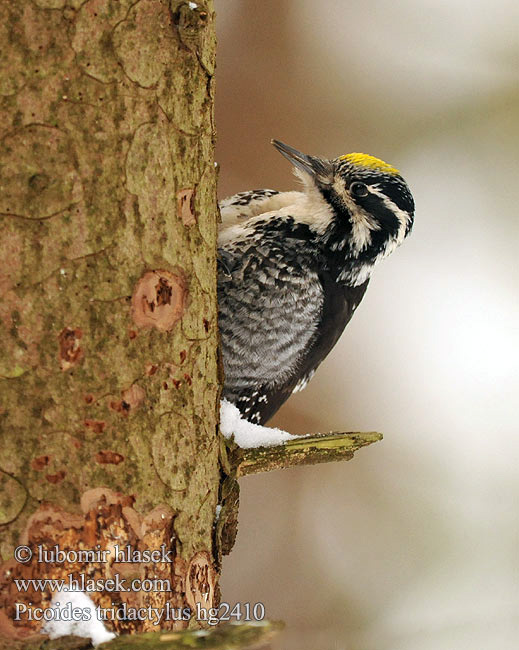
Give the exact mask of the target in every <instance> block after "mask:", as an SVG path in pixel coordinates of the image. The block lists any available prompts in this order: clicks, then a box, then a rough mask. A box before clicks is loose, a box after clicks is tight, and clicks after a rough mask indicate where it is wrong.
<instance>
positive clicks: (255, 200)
mask: <svg viewBox="0 0 519 650" xmlns="http://www.w3.org/2000/svg"><path fill="white" fill-rule="evenodd" d="M299 195H300V193H299V192H278V191H277V190H269V189H263V190H249V191H248V192H238V194H234V195H233V196H229V197H227V198H226V199H222V201H220V202H219V204H218V205H219V207H220V213H221V215H222V223H221V224H220V231H222V230H225V229H226V228H228V227H230V226H234V225H236V224H237V223H242V222H243V221H245V220H246V219H249V218H250V217H256V216H258V215H260V214H263V213H265V212H271V211H272V210H277V209H279V208H282V207H284V206H287V205H290V204H291V203H293V202H294V200H295V198H297V197H298V196H299Z"/></svg>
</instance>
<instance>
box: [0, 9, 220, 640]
mask: <svg viewBox="0 0 519 650" xmlns="http://www.w3.org/2000/svg"><path fill="white" fill-rule="evenodd" d="M0 32H1V33H0V42H1V43H2V52H1V55H0V116H1V119H0V138H1V139H0V215H1V223H2V238H1V243H0V246H1V253H0V292H1V303H0V322H1V327H2V331H1V333H0V390H1V403H0V422H1V452H2V453H1V459H0V464H1V479H0V481H1V485H0V489H1V494H2V499H1V503H0V517H1V522H2V524H3V525H2V527H1V538H0V541H1V553H2V559H3V560H4V564H3V566H2V571H1V574H0V581H1V596H0V600H1V605H2V610H3V611H2V612H1V614H0V635H1V636H2V638H3V639H4V640H5V639H8V638H12V639H14V638H18V639H22V638H26V637H27V636H28V635H31V634H35V633H38V632H39V631H40V630H41V620H34V618H33V617H32V613H34V612H36V611H37V610H38V608H46V607H48V605H49V603H50V600H51V598H52V591H51V589H49V588H45V589H44V590H43V591H36V590H35V589H34V588H29V589H28V590H27V591H22V590H19V587H17V586H16V583H15V582H14V579H15V578H16V579H20V578H64V579H66V580H68V578H67V576H69V575H70V574H72V575H73V577H74V578H80V576H81V575H83V576H86V577H88V578H94V579H103V580H106V579H108V578H112V579H113V578H115V577H116V576H117V575H119V578H120V579H121V580H125V581H126V583H125V584H126V585H129V584H130V581H131V580H132V579H133V578H138V579H143V578H149V579H153V578H158V579H164V580H166V581H169V584H170V587H171V590H170V591H169V590H166V591H146V590H144V589H142V588H140V589H139V588H138V587H132V588H131V589H130V591H127V592H122V593H115V592H109V591H107V590H101V591H98V592H95V593H93V594H92V599H93V600H94V602H95V603H96V604H97V605H99V606H101V607H103V608H107V609H108V610H110V608H112V613H113V612H114V611H116V610H117V611H122V609H121V606H122V605H123V604H126V606H127V607H128V608H130V607H144V608H146V607H148V606H153V607H155V608H164V607H165V606H166V604H168V603H169V605H170V607H172V608H184V607H191V608H193V607H195V606H196V604H197V603H202V605H203V607H211V606H212V605H213V604H214V603H215V602H216V601H217V598H218V595H217V591H218V590H217V581H218V572H219V561H218V555H219V551H218V549H216V548H215V547H214V545H213V524H214V520H215V508H216V505H217V503H218V498H219V489H220V478H221V472H220V466H219V447H220V445H219V441H218V436H217V415H218V411H217V406H218V397H219V370H218V362H217V307H216V282H215V278H216V272H215V264H216V258H215V251H216V220H217V219H216V214H217V211H216V192H215V183H216V174H215V167H214V162H213V148H214V125H213V91H214V79H213V71H214V56H215V37H214V12H213V6H212V1H211V0H204V4H203V5H202V4H201V3H196V4H195V3H187V2H181V1H180V0H139V1H137V2H136V1H135V0H16V2H13V1H12V0H0ZM21 544H23V545H25V546H26V547H28V549H29V550H25V551H23V552H22V555H23V553H25V556H24V557H21V558H20V561H18V562H17V561H16V560H15V559H13V549H14V548H15V547H17V546H19V545H21ZM116 545H118V547H119V549H126V547H127V545H129V546H130V548H131V549H132V551H134V550H136V551H144V550H146V549H147V550H154V549H161V548H162V549H163V550H164V551H165V552H167V554H166V555H164V556H163V558H161V561H158V562H146V561H141V562H139V561H136V562H131V563H126V564H124V563H121V562H119V563H113V559H114V557H115V555H114V551H115V546H116ZM58 549H59V550H60V551H64V552H68V551H78V550H97V551H98V552H99V553H100V552H101V551H111V555H108V556H104V557H108V558H109V559H108V560H107V561H106V562H102V561H97V559H98V558H100V557H101V555H97V556H95V557H94V559H92V558H89V561H87V558H85V557H79V558H77V559H76V561H74V556H72V554H71V553H68V554H67V561H66V562H62V561H61V558H60V556H59V555H58V553H57V551H58ZM45 551H52V552H54V556H52V554H51V555H47V556H46V557H45V559H46V561H40V562H39V561H38V559H42V557H43V556H42V553H45ZM31 553H32V559H31V560H30V561H27V558H28V556H29V555H30V554H31ZM136 557H137V556H136ZM119 559H120V558H119ZM165 584H167V583H165ZM16 603H19V604H21V606H20V607H19V611H21V612H22V613H21V615H20V616H19V620H18V621H16V620H15V615H16V606H15V604H16ZM118 608H119V609H118ZM31 619H32V620H31ZM108 620H110V615H109V616H108ZM156 622H157V621H156V620H154V617H153V616H151V617H147V618H146V620H143V621H138V620H137V621H134V620H128V619H123V620H114V621H112V622H109V623H108V627H110V628H111V629H114V630H116V631H118V632H120V633H127V632H139V631H146V630H153V629H157V626H155V625H154V623H156ZM187 625H188V623H187V622H186V621H173V620H169V621H164V620H163V621H161V624H160V628H161V629H163V630H164V629H183V628H185V627H186V626H187ZM9 643H10V642H7V641H4V644H5V645H6V647H11V646H10V645H9Z"/></svg>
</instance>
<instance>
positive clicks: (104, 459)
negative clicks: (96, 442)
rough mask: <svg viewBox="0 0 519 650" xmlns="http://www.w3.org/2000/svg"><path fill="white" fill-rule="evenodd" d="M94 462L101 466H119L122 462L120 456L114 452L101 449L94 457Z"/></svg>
mask: <svg viewBox="0 0 519 650" xmlns="http://www.w3.org/2000/svg"><path fill="white" fill-rule="evenodd" d="M95 458H96V461H97V462H98V463H101V464H102V465H119V463H122V462H123V460H124V456H123V455H122V454H118V453H117V452H116V451H111V450H110V449H103V450H101V451H98V452H97V454H96V456H95Z"/></svg>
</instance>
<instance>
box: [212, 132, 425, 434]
mask: <svg viewBox="0 0 519 650" xmlns="http://www.w3.org/2000/svg"><path fill="white" fill-rule="evenodd" d="M273 144H274V146H275V147H276V148H277V149H278V150H279V151H280V152H281V153H282V154H283V155H284V156H285V157H286V158H288V160H290V161H291V162H292V164H293V165H294V167H295V171H296V175H297V176H299V178H300V180H301V181H302V182H303V190H302V191H300V192H277V191H275V190H267V189H265V190H253V191H251V192H241V193H239V194H236V195H234V196H232V197H230V198H228V199H225V200H223V201H222V202H221V203H220V209H221V213H222V225H221V229H220V235H219V276H218V300H219V326H220V333H221V339H222V354H223V364H224V372H225V382H224V391H223V397H224V398H226V399H227V400H229V401H230V402H232V403H234V404H235V405H236V406H237V407H238V409H239V410H240V411H241V413H242V415H243V416H244V417H245V418H246V419H247V420H249V421H251V422H254V423H256V424H263V423H264V422H266V421H267V420H268V419H269V418H270V417H271V416H272V415H274V413H275V412H276V411H277V410H278V409H279V408H280V406H281V405H282V404H283V403H284V402H285V401H286V400H287V398H288V397H289V396H290V395H291V394H292V393H293V392H295V391H297V390H300V389H302V388H304V386H305V385H306V383H307V382H308V380H309V379H310V378H311V377H312V375H313V373H314V372H315V370H316V368H317V367H318V366H319V364H320V363H321V362H322V361H323V360H324V358H325V357H326V356H327V354H328V353H329V352H330V350H331V349H332V348H333V346H334V345H335V343H336V342H337V340H338V339H339V337H340V335H341V334H342V332H343V330H344V328H345V327H346V325H347V323H348V321H349V320H350V319H351V317H352V315H353V313H354V311H355V309H356V308H357V306H358V304H359V303H360V301H361V300H362V298H363V296H364V293H365V291H366V288H367V285H368V282H369V278H370V275H371V272H372V270H373V268H374V266H375V265H376V264H377V263H378V262H379V261H380V260H381V259H383V258H384V257H387V256H388V255H389V254H390V253H391V252H392V251H393V250H394V249H395V248H396V247H397V246H398V245H400V244H401V243H402V241H403V240H404V239H405V237H406V236H407V235H408V234H409V232H410V230H411V227H412V224H413V216H414V202H413V198H412V196H411V193H410V191H409V189H408V187H407V185H406V183H405V181H404V180H403V178H402V177H401V176H400V174H399V172H398V171H397V170H396V169H395V168H393V167H391V166H390V165H388V164H387V163H384V162H383V161H381V160H379V159H377V158H374V157H372V156H367V155H365V154H347V155H345V156H340V157H339V158H336V159H334V160H326V159H322V158H317V157H314V156H307V155H305V154H302V153H301V152H299V151H297V150H295V149H293V148H292V147H289V146H288V145H285V144H283V143H281V142H278V141H275V140H274V141H273Z"/></svg>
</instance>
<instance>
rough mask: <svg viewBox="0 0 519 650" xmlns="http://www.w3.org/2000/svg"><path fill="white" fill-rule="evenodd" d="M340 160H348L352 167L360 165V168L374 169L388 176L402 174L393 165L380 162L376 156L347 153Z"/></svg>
mask: <svg viewBox="0 0 519 650" xmlns="http://www.w3.org/2000/svg"><path fill="white" fill-rule="evenodd" d="M339 160H346V161H347V162H349V163H351V164H352V165H359V166H360V167H366V168H367V169H373V170H375V171H378V172H384V173H386V174H395V175H396V174H400V172H399V171H398V169H396V168H395V167H393V166H392V165H388V164H387V163H386V162H384V161H383V160H380V158H375V156H370V155H368V154H367V153H347V154H346V155H344V156H340V157H339Z"/></svg>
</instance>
